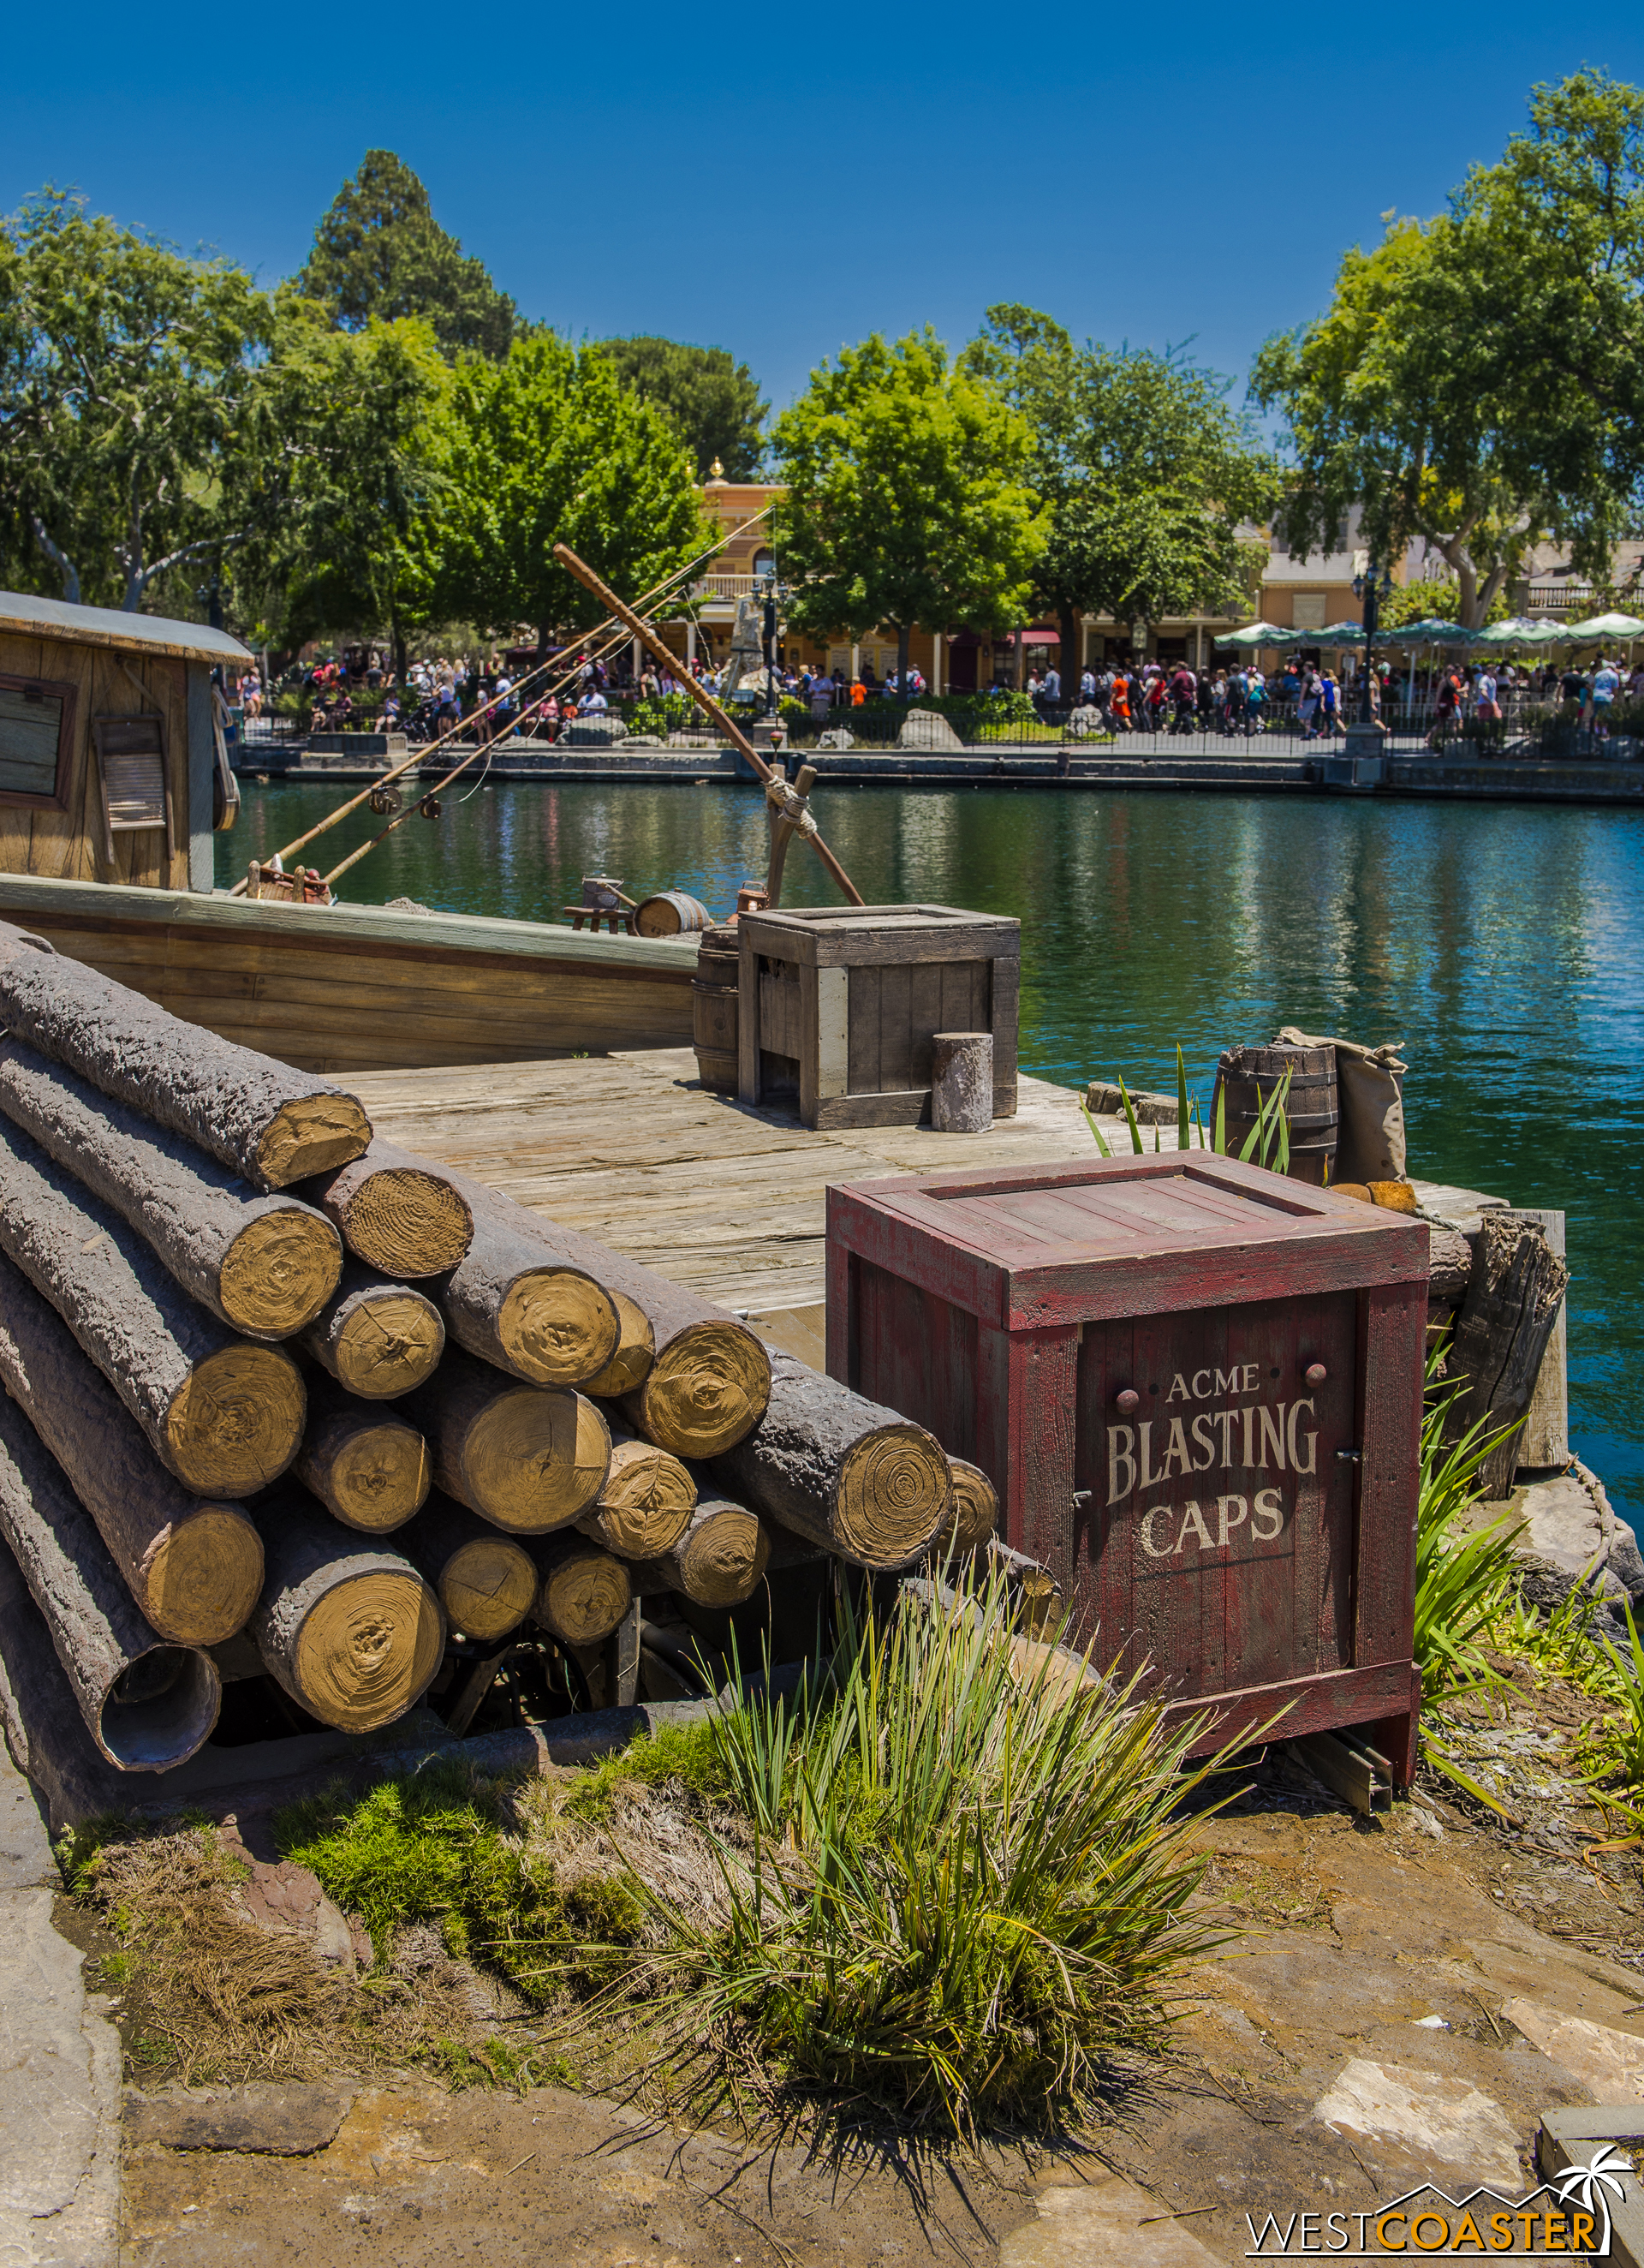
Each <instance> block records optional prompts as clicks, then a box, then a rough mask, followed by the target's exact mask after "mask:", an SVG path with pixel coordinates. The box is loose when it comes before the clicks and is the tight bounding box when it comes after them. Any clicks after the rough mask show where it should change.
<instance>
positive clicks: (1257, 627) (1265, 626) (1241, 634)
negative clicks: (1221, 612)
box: [1216, 622, 1299, 650]
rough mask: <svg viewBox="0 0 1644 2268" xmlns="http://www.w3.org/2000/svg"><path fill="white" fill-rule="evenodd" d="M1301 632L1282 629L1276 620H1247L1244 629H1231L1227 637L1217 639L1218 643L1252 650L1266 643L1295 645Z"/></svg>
mask: <svg viewBox="0 0 1644 2268" xmlns="http://www.w3.org/2000/svg"><path fill="white" fill-rule="evenodd" d="M1298 635H1299V633H1298V632H1297V631H1295V630H1281V629H1279V627H1278V625H1277V624H1276V623H1274V622H1246V623H1245V625H1244V629H1243V630H1229V632H1228V634H1227V636H1226V637H1219V638H1218V639H1217V640H1216V644H1218V645H1237V646H1241V647H1244V648H1245V649H1246V650H1250V649H1252V648H1255V647H1258V646H1264V645H1273V646H1281V645H1294V644H1295V642H1296V638H1297V637H1298Z"/></svg>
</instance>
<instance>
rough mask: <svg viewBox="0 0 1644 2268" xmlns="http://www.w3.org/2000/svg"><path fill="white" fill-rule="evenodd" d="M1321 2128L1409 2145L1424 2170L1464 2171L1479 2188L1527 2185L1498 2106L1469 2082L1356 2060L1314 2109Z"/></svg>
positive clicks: (1514, 2141) (1513, 2140) (1515, 2143)
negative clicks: (1429, 2166)
mask: <svg viewBox="0 0 1644 2268" xmlns="http://www.w3.org/2000/svg"><path fill="white" fill-rule="evenodd" d="M1313 2116H1314V2117H1315V2118H1317V2120H1318V2122H1319V2124H1321V2125H1325V2126H1333V2127H1334V2128H1335V2129H1336V2131H1337V2132H1339V2133H1347V2134H1349V2135H1351V2134H1363V2135H1367V2136H1370V2137H1373V2138H1376V2139H1384V2140H1388V2141H1392V2142H1398V2143H1402V2144H1403V2145H1404V2146H1405V2149H1406V2150H1407V2151H1408V2153H1409V2154H1410V2155H1411V2156H1412V2157H1413V2158H1417V2159H1420V2160H1421V2161H1423V2162H1424V2163H1425V2162H1431V2161H1437V2162H1438V2163H1439V2164H1440V2165H1442V2166H1459V2167H1461V2168H1463V2169H1465V2171H1466V2172H1467V2174H1468V2175H1469V2176H1471V2178H1472V2180H1474V2181H1491V2182H1505V2183H1508V2184H1509V2185H1515V2186H1516V2185H1517V2184H1519V2183H1520V2182H1521V2181H1522V2177H1523V2169H1522V2168H1521V2166H1520V2164H1519V2155H1518V2138H1517V2136H1516V2134H1515V2133H1514V2132H1513V2129H1512V2128H1511V2126H1510V2125H1508V2122H1507V2119H1506V2117H1504V2116H1503V2114H1502V2111H1501V2106H1500V2104H1499V2103H1496V2102H1492V2101H1491V2099H1490V2097H1489V2096H1488V2095H1482V2094H1480V2093H1479V2089H1478V2088H1476V2087H1470V2086H1469V2085H1468V2083H1467V2081H1466V2080H1464V2079H1452V2078H1448V2077H1445V2076H1442V2075H1441V2074H1440V2073H1437V2072H1432V2071H1415V2070H1411V2069H1408V2068H1406V2067H1405V2066H1403V2065H1399V2064H1391V2063H1390V2064H1379V2063H1370V2062H1369V2061H1367V2060H1366V2059H1364V2058H1361V2057H1358V2056H1355V2057H1354V2058H1353V2060H1352V2061H1351V2062H1350V2063H1347V2064H1346V2065H1344V2066H1343V2067H1342V2069H1341V2071H1340V2072H1339V2073H1338V2074H1337V2076H1336V2078H1335V2080H1334V2081H1333V2083H1332V2085H1331V2086H1330V2088H1327V2089H1326V2091H1325V2094H1323V2095H1320V2097H1319V2099H1318V2101H1317V2102H1316V2103H1315V2104H1314V2105H1313Z"/></svg>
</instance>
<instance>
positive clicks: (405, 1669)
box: [251, 1489, 445, 1733]
mask: <svg viewBox="0 0 1644 2268" xmlns="http://www.w3.org/2000/svg"><path fill="white" fill-rule="evenodd" d="M256 1518H257V1524H258V1527H259V1528H260V1529H261V1534H262V1540H263V1549H264V1550H265V1552H266V1554H267V1556H268V1580H267V1581H266V1582H265V1583H264V1585H263V1587H262V1596H261V1599H260V1600H259V1601H258V1602H257V1610H256V1612H255V1613H254V1614H253V1616H252V1618H251V1634H252V1636H253V1638H255V1640H256V1641H257V1647H258V1651H259V1652H260V1653H261V1655H262V1659H263V1664H264V1666H265V1668H267V1669H268V1673H269V1675H270V1676H272V1677H274V1678H276V1679H277V1680H278V1682H279V1683H280V1684H281V1685H283V1687H284V1689H285V1690H286V1691H287V1692H288V1693H289V1694H290V1697H291V1698H292V1699H293V1700H294V1701H297V1702H300V1703H301V1705H302V1706H303V1707H304V1708H305V1709H306V1710H307V1711H308V1712H309V1714H310V1715H311V1716H314V1717H318V1718H319V1721H320V1723H321V1724H322V1725H333V1726H334V1727H336V1728H337V1730H338V1731H339V1732H344V1733H374V1732H376V1731H377V1730H378V1727H380V1726H383V1725H391V1724H392V1723H393V1720H394V1719H395V1718H396V1717H403V1716H404V1714H405V1712H406V1711H407V1709H409V1708H412V1707H414V1706H415V1704H416V1703H417V1702H418V1701H419V1700H421V1698H422V1695H423V1694H424V1692H426V1690H428V1684H429V1679H430V1678H431V1677H432V1676H433V1675H434V1672H435V1671H436V1670H437V1668H439V1661H440V1656H441V1654H442V1653H444V1650H445V1616H444V1609H442V1607H441V1605H440V1602H439V1601H438V1599H437V1597H436V1596H435V1594H434V1593H433V1592H432V1591H431V1590H430V1589H429V1587H428V1585H427V1584H426V1583H425V1582H424V1581H423V1580H422V1577H421V1575H419V1574H418V1573H417V1572H416V1569H415V1567H413V1566H412V1565H411V1563H410V1561H409V1560H408V1559H405V1558H402V1557H400V1554H399V1553H398V1552H395V1551H386V1550H382V1549H381V1548H380V1547H379V1548H378V1549H375V1550H372V1549H371V1548H369V1547H367V1546H363V1545H360V1544H359V1543H357V1540H356V1538H355V1537H354V1536H352V1535H349V1532H348V1530H347V1529H346V1528H339V1527H338V1526H337V1524H336V1522H335V1521H333V1520H330V1519H328V1518H327V1515H326V1514H325V1513H323V1512H321V1511H320V1510H319V1506H317V1505H315V1504H314V1503H313V1502H312V1500H311V1499H308V1498H305V1496H304V1495H303V1493H302V1491H300V1490H298V1489H283V1490H281V1491H278V1492H277V1493H276V1494H275V1495H274V1496H271V1497H267V1498H265V1499H263V1500H262V1502H261V1503H260V1504H259V1505H258V1506H257V1508H256Z"/></svg>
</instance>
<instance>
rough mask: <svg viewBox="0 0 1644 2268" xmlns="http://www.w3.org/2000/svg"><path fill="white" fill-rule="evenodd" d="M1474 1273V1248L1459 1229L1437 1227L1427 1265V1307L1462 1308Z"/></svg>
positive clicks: (1433, 1234)
mask: <svg viewBox="0 0 1644 2268" xmlns="http://www.w3.org/2000/svg"><path fill="white" fill-rule="evenodd" d="M1471 1275H1472V1245H1471V1244H1469V1243H1468V1241H1467V1240H1466V1238H1465V1237H1464V1235H1463V1234H1462V1233H1461V1232H1460V1230H1459V1229H1455V1228H1435V1230H1434V1231H1433V1232H1432V1246H1431V1250H1430V1253H1429V1256H1428V1263H1427V1305H1428V1306H1429V1307H1457V1306H1459V1305H1460V1303H1461V1301H1462V1300H1463V1298H1464V1296H1465V1293H1466V1290H1467V1279H1468V1278H1469V1277H1470V1276H1471Z"/></svg>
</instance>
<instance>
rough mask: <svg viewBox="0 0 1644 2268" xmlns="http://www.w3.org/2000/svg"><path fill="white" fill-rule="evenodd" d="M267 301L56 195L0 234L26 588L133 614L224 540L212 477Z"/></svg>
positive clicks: (0, 339) (5, 521)
mask: <svg viewBox="0 0 1644 2268" xmlns="http://www.w3.org/2000/svg"><path fill="white" fill-rule="evenodd" d="M267 335H268V306H267V302H266V301H265V300H264V299H263V298H262V297H261V294H260V293H259V292H258V291H256V290H255V289H254V287H253V284H252V282H251V279H250V277H249V276H246V274H244V272H243V271H242V270H240V269H237V268H233V267H231V266H230V265H229V264H228V263H227V262H226V261H198V260H189V259H187V258H185V257H184V256H183V255H182V254H180V253H178V252H176V251H174V250H173V249H172V247H169V246H167V245H164V244H161V243H160V242H158V240H157V239H154V238H151V237H149V236H146V235H143V234H141V233H139V232H136V231H134V230H131V229H122V228H120V227H118V226H117V225H115V223H114V221H112V220H109V219H107V218H106V217H102V216H95V217H93V216H88V214H87V213H86V212H85V210H84V205H83V203H81V202H80V201H79V200H77V199H75V198H71V197H69V196H66V195H62V194H60V193H58V192H55V191H51V190H48V191H46V192H44V193H43V194H42V195H40V196H38V197H35V198H32V199H31V200H30V201H29V202H28V203H26V205H25V206H24V208H23V210H21V212H19V213H18V214H17V215H15V216H14V217H12V218H11V220H9V221H7V222H6V223H5V224H4V226H3V227H0V555H3V556H4V566H5V571H6V572H7V574H8V575H9V576H10V577H11V578H13V579H14V580H15V581H16V582H17V583H18V585H20V586H21V587H22V588H23V589H25V590H52V589H54V588H55V590H56V591H57V593H59V594H60V595H61V596H62V597H63V598H65V599H68V600H70V601H81V602H84V603H85V604H87V605H92V606H109V607H121V608H136V607H138V606H140V605H141V604H142V602H143V598H144V596H145V595H146V593H147V592H148V591H149V588H150V585H151V584H153V583H154V582H155V581H156V579H157V578H160V577H163V576H165V575H166V574H168V573H170V572H172V571H174V570H176V569H178V568H180V566H182V565H183V564H184V563H187V562H189V561H192V560H194V559H197V558H199V557H201V556H203V555H204V554H205V553H207V552H209V551H210V550H212V549H215V548H217V547H219V546H220V545H221V543H222V542H223V541H224V535H225V534H232V533H233V531H231V530H227V529H225V527H224V523H223V520H222V517H221V513H220V512H219V510H218V497H217V467H218V464H219V462H220V460H221V457H222V453H223V452H224V448H225V446H226V445H227V442H228V438H229V436H230V435H231V431H232V430H233V427H234V424H235V422H236V419H237V417H238V416H239V409H240V405H241V402H242V401H243V398H244V394H245V390H246V384H247V381H248V377H249V370H250V361H249V357H250V352H251V350H252V349H253V347H254V346H256V345H259V344H261V342H264V341H265V340H266V338H267Z"/></svg>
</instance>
